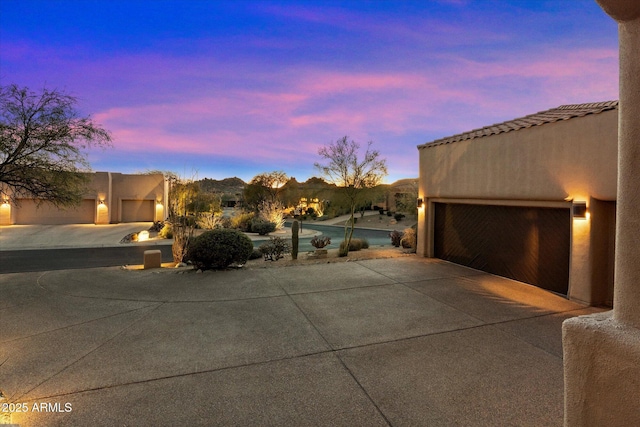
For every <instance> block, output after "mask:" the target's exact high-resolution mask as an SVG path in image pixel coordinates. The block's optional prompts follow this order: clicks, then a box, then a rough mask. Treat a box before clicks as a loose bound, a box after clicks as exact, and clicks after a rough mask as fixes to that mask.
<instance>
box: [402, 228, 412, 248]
mask: <svg viewBox="0 0 640 427" xmlns="http://www.w3.org/2000/svg"><path fill="white" fill-rule="evenodd" d="M400 244H401V245H402V247H403V248H405V249H412V250H414V251H415V250H416V230H414V229H413V228H406V229H405V230H404V234H403V236H402V239H400Z"/></svg>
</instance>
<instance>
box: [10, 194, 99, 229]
mask: <svg viewBox="0 0 640 427" xmlns="http://www.w3.org/2000/svg"><path fill="white" fill-rule="evenodd" d="M95 212H96V201H95V200H93V199H85V200H83V201H82V202H81V203H80V205H79V206H77V207H74V208H70V209H58V208H56V207H55V206H53V205H51V204H49V203H41V204H40V205H39V206H38V203H37V202H36V201H35V200H32V199H22V200H18V206H17V207H16V224H45V225H48V224H93V223H94V222H95Z"/></svg>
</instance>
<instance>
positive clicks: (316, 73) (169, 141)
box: [0, 0, 618, 182]
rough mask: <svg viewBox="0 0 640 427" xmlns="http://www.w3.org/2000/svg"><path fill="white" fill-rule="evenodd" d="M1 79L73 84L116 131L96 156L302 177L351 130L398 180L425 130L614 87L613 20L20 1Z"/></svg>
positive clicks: (6, 10) (0, 15) (429, 4)
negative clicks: (110, 143) (370, 144)
mask: <svg viewBox="0 0 640 427" xmlns="http://www.w3.org/2000/svg"><path fill="white" fill-rule="evenodd" d="M0 80H1V84H2V85H6V84H12V83H15V84H18V85H20V86H28V87H30V88H32V89H35V90H37V89H41V88H43V87H47V88H49V89H53V88H56V89H60V90H64V91H65V92H67V93H69V94H72V95H74V96H77V98H78V100H79V103H78V107H79V109H80V111H81V112H82V113H83V114H90V115H91V116H92V117H93V118H94V119H95V120H96V121H97V122H99V123H100V124H102V125H103V126H104V127H105V128H107V129H108V130H110V131H111V132H112V135H113V138H114V143H113V147H112V148H110V149H107V150H104V151H103V150H93V151H90V152H89V159H90V162H91V164H92V167H93V169H94V170H101V171H107V170H108V171H114V172H125V173H133V172H138V171H144V170H149V169H160V170H171V171H174V172H176V173H178V174H180V175H182V176H185V177H191V176H193V175H194V174H197V176H198V177H199V178H204V177H208V178H216V179H221V178H225V177H231V176H238V177H240V178H242V179H244V180H250V179H251V178H252V177H253V176H255V175H257V174H259V173H261V172H268V171H274V170H283V171H285V172H286V173H287V174H289V175H290V176H294V177H296V178H297V179H298V180H299V181H303V180H305V179H307V178H309V177H311V176H315V175H319V172H318V171H317V170H315V169H314V167H313V164H314V162H317V161H320V160H321V159H320V158H319V156H318V154H317V152H318V149H319V148H320V147H322V146H324V145H327V144H329V143H330V142H333V141H335V140H337V139H339V138H341V137H342V136H344V135H349V136H350V138H352V139H354V140H356V141H358V142H360V143H361V145H362V146H366V142H367V141H369V140H372V141H374V148H376V149H378V150H379V151H380V152H381V154H382V156H383V157H384V158H386V159H387V163H388V167H389V177H387V182H393V181H395V180H397V179H400V178H408V177H417V176H418V151H417V149H416V146H417V145H419V144H423V143H425V142H428V141H431V140H434V139H437V138H440V137H444V136H449V135H453V134H456V133H460V132H464V131H467V130H471V129H474V128H477V127H482V126H485V125H490V124H493V123H497V122H500V121H504V120H508V119H512V118H515V117H520V116H523V115H526V114H531V113H534V112H537V111H540V110H545V109H548V108H553V107H556V106H559V105H562V104H572V103H583V102H597V101H605V100H612V99H617V98H618V49H617V27H616V24H615V22H614V21H613V20H612V19H610V18H609V17H608V16H607V15H606V14H605V13H604V12H603V11H602V10H601V9H600V8H599V7H598V5H597V4H596V2H595V1H594V0H555V1H488V0H487V1H466V0H449V1H446V0H442V1H355V0H354V1H316V2H301V1H297V2H293V1H291V2H287V1H255V2H254V1H204V0H200V1H199V0H192V1H163V0H158V1H151V0H147V1H140V0H126V1H119V0H112V1H106V0H103V1H91V0H82V1H80V0H79V1H64V0H56V1H32V0H20V1H18V0H6V1H2V2H1V3H0Z"/></svg>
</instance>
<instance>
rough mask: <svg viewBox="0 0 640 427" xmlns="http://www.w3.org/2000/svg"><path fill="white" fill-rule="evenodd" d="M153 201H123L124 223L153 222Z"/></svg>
mask: <svg viewBox="0 0 640 427" xmlns="http://www.w3.org/2000/svg"><path fill="white" fill-rule="evenodd" d="M153 209H154V206H153V200H123V201H122V222H146V221H153V218H154V215H153V214H154V212H153Z"/></svg>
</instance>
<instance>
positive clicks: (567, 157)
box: [419, 110, 618, 200]
mask: <svg viewBox="0 0 640 427" xmlns="http://www.w3.org/2000/svg"><path fill="white" fill-rule="evenodd" d="M617 121H618V112H617V110H611V111H605V112H603V113H600V114H593V115H589V116H585V117H577V118H574V119H570V120H566V121H561V122H555V123H548V124H544V125H541V126H534V127H531V128H528V129H520V130H517V131H511V132H507V133H501V134H498V135H493V136H489V137H484V138H477V139H472V140H467V141H459V142H454V143H451V144H444V145H439V146H434V147H429V148H421V149H420V150H419V152H420V194H421V195H425V196H427V197H457V198H487V199H516V200H522V199H530V200H564V199H565V198H567V197H572V198H577V197H578V196H581V197H582V200H586V199H585V198H586V197H587V196H589V195H591V196H592V197H595V198H597V199H600V200H615V198H616V176H617V143H616V141H617V135H618V134H617V131H618V125H617Z"/></svg>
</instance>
